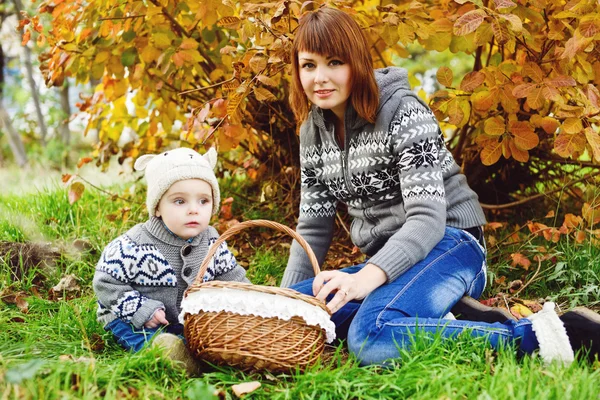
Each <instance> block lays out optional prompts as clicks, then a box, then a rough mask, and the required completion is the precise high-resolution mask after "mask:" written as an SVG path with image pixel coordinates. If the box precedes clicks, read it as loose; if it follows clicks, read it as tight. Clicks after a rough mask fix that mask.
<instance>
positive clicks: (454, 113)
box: [447, 97, 465, 126]
mask: <svg viewBox="0 0 600 400" xmlns="http://www.w3.org/2000/svg"><path fill="white" fill-rule="evenodd" d="M447 114H448V118H449V120H448V122H449V123H450V124H452V125H457V126H458V125H459V124H460V122H461V121H462V120H463V118H464V116H465V114H464V113H463V110H462V108H461V107H460V103H459V100H458V99H457V98H456V97H455V98H453V99H452V100H450V101H449V102H448V111H447Z"/></svg>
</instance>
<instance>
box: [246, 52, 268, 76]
mask: <svg viewBox="0 0 600 400" xmlns="http://www.w3.org/2000/svg"><path fill="white" fill-rule="evenodd" d="M266 67H267V58H266V57H265V56H264V55H263V54H255V55H254V56H252V58H251V59H250V68H251V69H252V71H253V72H254V73H255V74H258V73H261V72H262V71H264V69H265V68H266Z"/></svg>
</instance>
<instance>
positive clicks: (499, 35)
mask: <svg viewBox="0 0 600 400" xmlns="http://www.w3.org/2000/svg"><path fill="white" fill-rule="evenodd" d="M492 31H493V32H494V37H495V38H496V41H497V42H498V44H505V43H506V42H508V39H509V36H508V31H507V29H506V26H504V24H501V23H500V22H498V21H497V20H494V21H492Z"/></svg>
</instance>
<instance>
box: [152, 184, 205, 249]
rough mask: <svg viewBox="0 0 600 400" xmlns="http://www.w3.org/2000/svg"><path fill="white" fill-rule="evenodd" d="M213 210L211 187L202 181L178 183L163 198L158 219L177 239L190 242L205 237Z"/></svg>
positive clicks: (158, 210) (159, 204) (157, 211)
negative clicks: (160, 219)
mask: <svg viewBox="0 0 600 400" xmlns="http://www.w3.org/2000/svg"><path fill="white" fill-rule="evenodd" d="M212 209H213V198H212V188H211V186H210V185H209V184H208V183H207V182H206V181H203V180H200V179H185V180H182V181H177V182H175V183H174V184H173V185H172V186H171V187H170V188H169V190H167V191H166V193H165V194H164V195H163V197H161V199H160V202H159V203H158V208H157V210H156V216H157V217H162V220H163V222H164V223H165V225H166V226H167V228H169V229H170V230H171V232H173V233H174V234H176V235H177V236H179V237H180V238H182V239H185V240H187V239H189V238H191V237H194V236H197V235H199V234H200V233H202V232H203V231H204V230H205V229H206V228H207V227H208V224H209V222H210V217H211V215H212Z"/></svg>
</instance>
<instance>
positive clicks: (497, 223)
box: [485, 222, 504, 231]
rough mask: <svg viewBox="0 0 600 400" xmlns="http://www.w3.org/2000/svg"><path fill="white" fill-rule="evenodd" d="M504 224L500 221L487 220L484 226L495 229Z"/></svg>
mask: <svg viewBox="0 0 600 400" xmlns="http://www.w3.org/2000/svg"><path fill="white" fill-rule="evenodd" d="M503 226H504V224H503V223H502V222H488V223H487V224H486V225H485V227H486V228H490V229H491V230H493V231H495V230H497V229H498V228H502V227H503Z"/></svg>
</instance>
